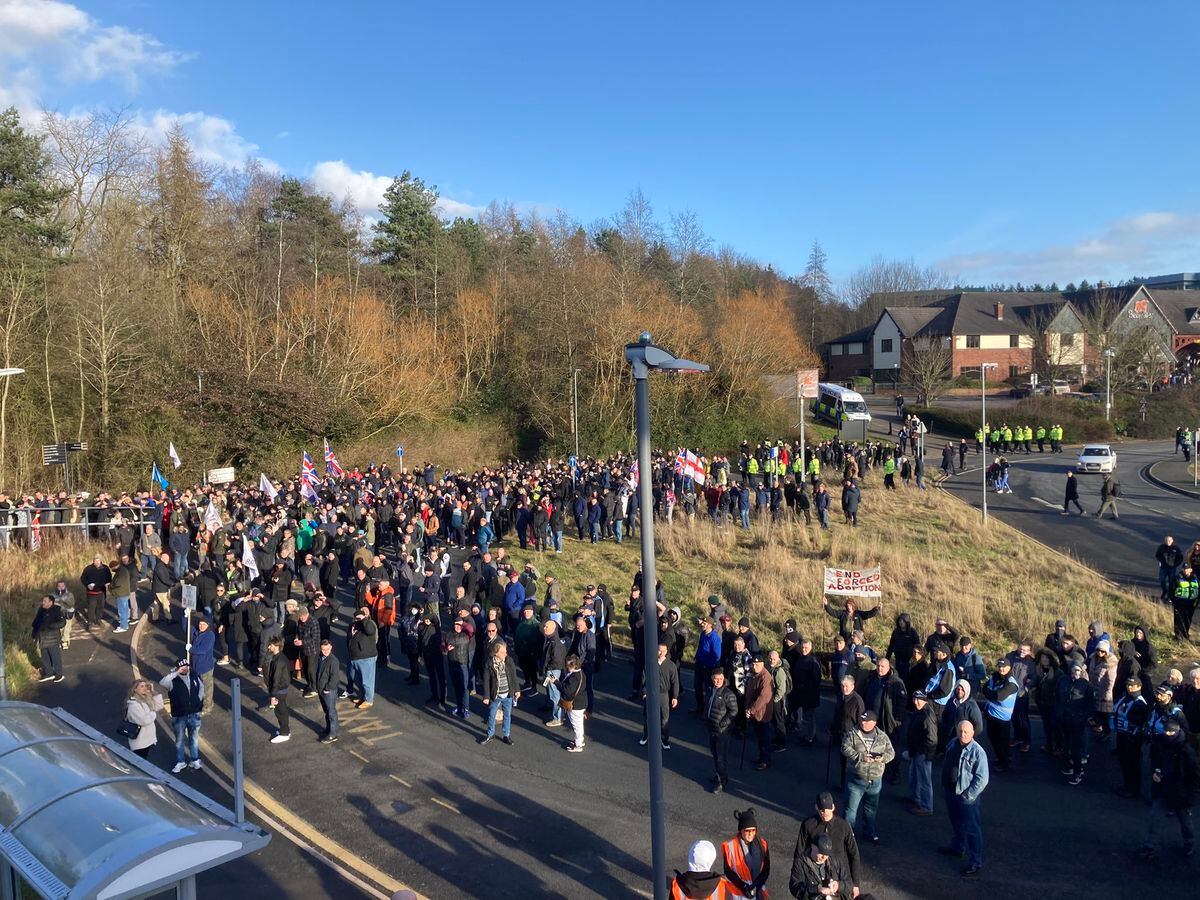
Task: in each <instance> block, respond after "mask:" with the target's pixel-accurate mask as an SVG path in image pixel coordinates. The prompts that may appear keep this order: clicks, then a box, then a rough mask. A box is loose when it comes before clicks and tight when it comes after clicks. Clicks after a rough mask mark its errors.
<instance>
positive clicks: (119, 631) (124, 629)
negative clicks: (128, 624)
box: [112, 627, 129, 634]
mask: <svg viewBox="0 0 1200 900" xmlns="http://www.w3.org/2000/svg"><path fill="white" fill-rule="evenodd" d="M128 630H129V629H128V628H120V627H118V628H114V629H113V632H112V633H113V634H124V633H125V632H126V631H128Z"/></svg>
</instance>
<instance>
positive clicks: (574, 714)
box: [558, 655, 587, 753]
mask: <svg viewBox="0 0 1200 900" xmlns="http://www.w3.org/2000/svg"><path fill="white" fill-rule="evenodd" d="M564 665H565V666H566V667H567V674H566V675H565V676H563V679H562V685H561V687H560V690H561V700H559V706H560V707H561V708H562V709H563V710H565V711H566V713H567V720H568V721H569V722H570V723H571V731H572V732H573V734H574V738H575V739H574V740H573V741H571V743H569V744H567V752H568V753H582V752H583V747H584V740H585V739H584V736H583V727H584V726H583V723H584V720H585V718H586V715H585V712H586V711H585V710H583V709H579V708H577V704H578V703H579V701H580V699H581V698H582V697H586V692H587V675H585V674H584V672H583V663H582V662H580V659H579V657H578V656H574V655H571V656H568V657H567V659H566V662H565V663H564ZM558 721H559V722H561V721H562V720H561V719H560V720H558Z"/></svg>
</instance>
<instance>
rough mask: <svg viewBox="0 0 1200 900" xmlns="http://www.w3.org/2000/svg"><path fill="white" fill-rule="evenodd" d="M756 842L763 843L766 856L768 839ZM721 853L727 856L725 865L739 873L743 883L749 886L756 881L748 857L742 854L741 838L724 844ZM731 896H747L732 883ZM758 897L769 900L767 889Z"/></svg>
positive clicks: (730, 887) (730, 886) (759, 893)
mask: <svg viewBox="0 0 1200 900" xmlns="http://www.w3.org/2000/svg"><path fill="white" fill-rule="evenodd" d="M755 840H758V841H762V848H763V855H764V856H765V855H766V853H767V840H766V838H757V837H756V838H755ZM721 853H722V854H723V855H724V856H725V865H726V866H728V867H729V868H730V869H733V871H734V872H736V873H737V877H738V878H740V879H742V881H744V882H746V883H747V884H749V883H750V882H751V881H753V880H754V879H753V878H752V877H751V876H750V866H748V865H747V864H746V855H745V854H744V853H742V840H741V838H737V837H735V838H733V839H731V840H728V841H726V842H725V843H723V844H722V845H721ZM729 896H731V897H744V896H746V895H745V894H743V893H742V892H741V891H739V890H738V889H737V885H735V884H733V883H732V882H730V884H729ZM758 896H759V897H761V898H762V900H767V889H766V888H765V887H764V888H763V889H761V890H760V891H759V892H758Z"/></svg>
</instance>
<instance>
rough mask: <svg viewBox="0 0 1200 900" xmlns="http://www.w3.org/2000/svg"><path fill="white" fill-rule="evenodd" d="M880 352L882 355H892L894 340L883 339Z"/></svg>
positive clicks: (880, 343)
mask: <svg viewBox="0 0 1200 900" xmlns="http://www.w3.org/2000/svg"><path fill="white" fill-rule="evenodd" d="M879 352H880V353H891V352H892V339H891V338H883V339H882V340H881V341H880V342H879Z"/></svg>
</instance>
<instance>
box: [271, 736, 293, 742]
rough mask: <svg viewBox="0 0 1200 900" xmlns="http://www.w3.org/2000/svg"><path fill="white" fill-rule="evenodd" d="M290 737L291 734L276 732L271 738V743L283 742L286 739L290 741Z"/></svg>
mask: <svg viewBox="0 0 1200 900" xmlns="http://www.w3.org/2000/svg"><path fill="white" fill-rule="evenodd" d="M291 739H292V736H291V735H290V734H277V735H275V737H273V738H271V743H272V744H282V743H285V742H286V741H290V740H291Z"/></svg>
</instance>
